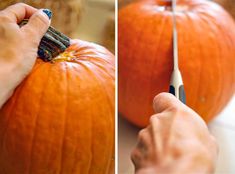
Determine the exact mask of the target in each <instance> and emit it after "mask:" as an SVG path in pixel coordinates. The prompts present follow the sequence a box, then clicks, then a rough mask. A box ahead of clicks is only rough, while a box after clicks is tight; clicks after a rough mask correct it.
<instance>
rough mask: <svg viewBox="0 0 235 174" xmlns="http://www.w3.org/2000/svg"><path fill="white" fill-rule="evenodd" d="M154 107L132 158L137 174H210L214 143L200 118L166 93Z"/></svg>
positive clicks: (157, 99) (214, 159)
mask: <svg viewBox="0 0 235 174" xmlns="http://www.w3.org/2000/svg"><path fill="white" fill-rule="evenodd" d="M153 107H154V110H155V113H156V114H155V115H153V116H152V117H151V118H150V124H149V126H148V127H147V128H145V129H143V130H141V131H140V132H139V135H138V144H137V146H136V147H135V149H134V150H133V152H132V155H131V158H132V161H133V163H134V165H135V172H136V174H158V173H159V174H211V173H213V170H214V168H215V163H216V159H217V152H218V148H217V143H216V141H215V139H214V137H213V136H212V135H211V134H210V132H209V131H208V128H207V125H206V124H205V122H204V121H203V120H202V119H201V118H200V116H199V115H198V114H196V113H195V112H194V111H193V110H191V109H190V108H188V107H187V106H186V105H184V104H183V103H181V102H180V101H179V100H177V99H176V98H175V97H174V96H173V95H171V94H168V93H162V94H159V95H157V96H156V97H155V98H154V104H153Z"/></svg>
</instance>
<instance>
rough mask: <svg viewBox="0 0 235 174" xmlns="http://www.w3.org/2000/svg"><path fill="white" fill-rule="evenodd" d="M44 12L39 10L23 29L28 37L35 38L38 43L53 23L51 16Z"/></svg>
mask: <svg viewBox="0 0 235 174" xmlns="http://www.w3.org/2000/svg"><path fill="white" fill-rule="evenodd" d="M44 11H45V10H38V11H37V12H35V13H34V14H33V15H32V16H31V17H30V18H29V21H28V23H27V24H26V25H24V26H23V27H22V28H21V30H22V31H23V32H24V33H25V34H26V35H28V37H29V38H35V39H36V42H38V43H39V42H40V40H41V38H42V37H43V35H44V34H45V33H46V31H47V29H48V28H49V26H50V23H51V20H50V19H49V16H48V15H47V14H46V13H45V12H44ZM50 13H51V12H50Z"/></svg>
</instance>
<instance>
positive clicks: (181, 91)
mask: <svg viewBox="0 0 235 174" xmlns="http://www.w3.org/2000/svg"><path fill="white" fill-rule="evenodd" d="M176 90H178V94H179V96H176ZM169 92H170V93H171V94H173V95H174V96H176V98H178V99H179V100H180V101H181V102H182V103H184V104H186V96H185V90H184V85H180V86H179V88H175V87H174V86H172V85H170V89H169Z"/></svg>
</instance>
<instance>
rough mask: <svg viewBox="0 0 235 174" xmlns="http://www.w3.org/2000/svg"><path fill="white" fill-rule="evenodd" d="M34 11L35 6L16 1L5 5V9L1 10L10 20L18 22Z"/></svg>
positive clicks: (28, 16)
mask: <svg viewBox="0 0 235 174" xmlns="http://www.w3.org/2000/svg"><path fill="white" fill-rule="evenodd" d="M36 11H37V9H36V8H34V7H31V6H29V5H27V4H24V3H17V4H14V5H11V6H9V7H7V8H6V9H5V10H3V11H1V13H2V14H4V15H5V16H7V17H8V19H9V20H10V21H11V22H14V23H19V22H21V21H22V20H23V19H28V18H30V17H31V16H32V15H33V14H34V13H35V12H36Z"/></svg>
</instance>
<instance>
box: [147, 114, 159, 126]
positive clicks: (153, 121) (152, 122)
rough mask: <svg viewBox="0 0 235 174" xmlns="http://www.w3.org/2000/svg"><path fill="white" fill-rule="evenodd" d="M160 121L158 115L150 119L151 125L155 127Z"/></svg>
mask: <svg viewBox="0 0 235 174" xmlns="http://www.w3.org/2000/svg"><path fill="white" fill-rule="evenodd" d="M158 121H159V118H158V116H157V115H152V116H151V117H150V119H149V123H150V125H154V124H156V122H158Z"/></svg>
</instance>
